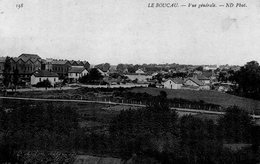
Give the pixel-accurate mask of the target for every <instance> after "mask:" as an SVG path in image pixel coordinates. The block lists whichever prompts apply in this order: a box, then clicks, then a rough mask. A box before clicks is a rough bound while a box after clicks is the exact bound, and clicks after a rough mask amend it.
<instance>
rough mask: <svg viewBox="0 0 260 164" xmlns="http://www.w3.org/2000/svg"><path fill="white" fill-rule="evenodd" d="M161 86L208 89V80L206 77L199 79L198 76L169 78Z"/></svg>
mask: <svg viewBox="0 0 260 164" xmlns="http://www.w3.org/2000/svg"><path fill="white" fill-rule="evenodd" d="M162 87H163V88H167V89H194V90H210V80H209V79H208V78H206V77H204V78H203V79H199V78H198V77H189V78H186V79H181V78H169V79H167V80H166V81H165V82H163V83H162Z"/></svg>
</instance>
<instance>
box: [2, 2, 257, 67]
mask: <svg viewBox="0 0 260 164" xmlns="http://www.w3.org/2000/svg"><path fill="white" fill-rule="evenodd" d="M242 1H243V2H244V1H245V0H242ZM193 2H194V3H202V2H205V0H195V1H193ZM220 2H224V1H223V0H221V1H220ZM245 2H246V3H247V7H246V8H229V9H227V8H218V9H213V8H204V9H188V8H186V9H177V8H176V9H172V8H171V9H169V8H159V9H151V8H148V7H147V3H146V2H144V1H137V0H134V1H127V0H123V1H120V2H119V1H117V0H107V1H102V0H98V1H95V2H92V1H83V0H79V1H73V0H64V1H62V2H59V1H54V2H53V1H50V0H38V1H35V2H31V1H29V0H24V1H23V2H22V3H21V4H17V2H15V1H1V2H0V13H1V14H0V23H1V26H0V36H1V37H0V42H1V43H2V44H1V47H0V55H1V56H12V57H14V56H18V55H19V54H22V53H32V54H34V53H35V54H39V55H40V56H41V57H42V58H49V57H52V58H54V59H68V60H88V61H89V62H90V63H92V64H94V65H95V64H99V63H105V62H108V63H111V64H112V65H116V64H119V63H132V64H143V63H158V64H159V63H181V64H192V65H202V64H204V65H214V64H217V65H222V64H229V65H244V64H245V63H246V62H248V61H252V60H256V61H260V55H259V53H260V47H259V43H260V30H259V29H260V19H259V18H260V10H259V7H258V6H259V5H260V2H258V1H257V0H250V1H245ZM17 5H18V6H19V5H20V7H19V8H18V7H17ZM16 54H17V55H16Z"/></svg>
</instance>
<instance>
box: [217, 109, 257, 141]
mask: <svg viewBox="0 0 260 164" xmlns="http://www.w3.org/2000/svg"><path fill="white" fill-rule="evenodd" d="M218 122H219V127H220V129H222V135H223V137H224V139H225V140H226V141H228V142H231V143H232V142H234V143H238V142H246V143H249V142H250V141H251V128H252V125H253V123H252V118H251V116H249V114H248V113H247V112H246V111H245V110H242V109H239V108H238V107H237V106H233V107H229V108H228V109H227V110H226V114H225V115H224V116H223V117H221V118H220V120H219V121H218Z"/></svg>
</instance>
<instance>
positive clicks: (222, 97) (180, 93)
mask: <svg viewBox="0 0 260 164" xmlns="http://www.w3.org/2000/svg"><path fill="white" fill-rule="evenodd" d="M131 91H132V92H141V93H143V92H146V93H148V94H151V95H154V96H155V95H158V94H160V91H165V92H166V93H167V97H168V98H170V99H173V98H182V99H187V100H196V101H199V100H203V101H205V102H207V103H212V104H217V105H221V106H223V107H229V106H232V105H237V106H239V107H240V108H243V109H246V110H249V111H251V110H252V109H258V110H260V101H256V100H252V99H248V98H243V97H238V96H234V95H230V94H226V93H221V92H216V91H206V90H202V91H194V90H183V89H176V90H170V89H161V88H160V89H159V88H134V89H132V90H131Z"/></svg>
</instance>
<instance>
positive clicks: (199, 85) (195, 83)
mask: <svg viewBox="0 0 260 164" xmlns="http://www.w3.org/2000/svg"><path fill="white" fill-rule="evenodd" d="M184 85H185V86H186V87H191V88H192V89H199V90H209V89H210V87H209V85H205V84H204V83H203V82H202V81H200V80H198V79H197V78H188V79H186V80H185V82H184Z"/></svg>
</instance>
